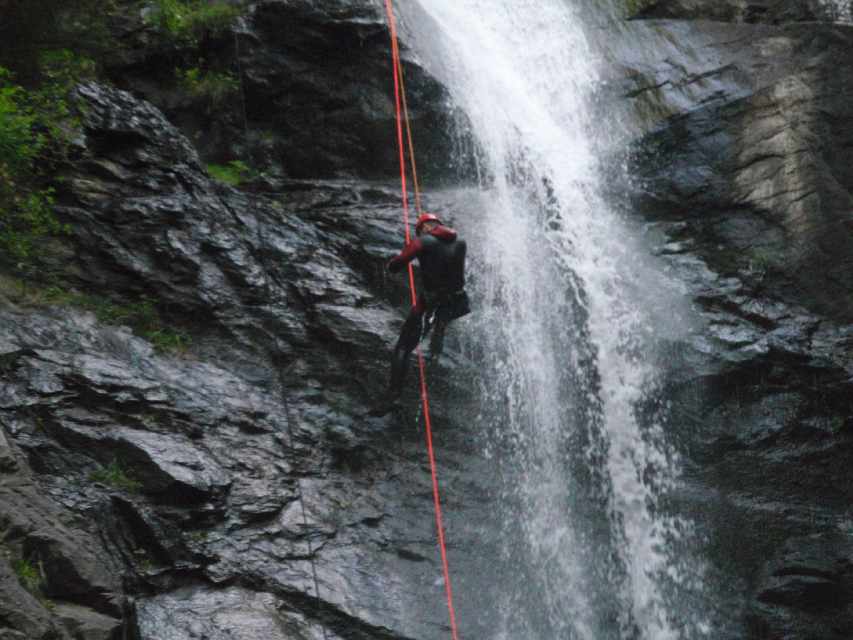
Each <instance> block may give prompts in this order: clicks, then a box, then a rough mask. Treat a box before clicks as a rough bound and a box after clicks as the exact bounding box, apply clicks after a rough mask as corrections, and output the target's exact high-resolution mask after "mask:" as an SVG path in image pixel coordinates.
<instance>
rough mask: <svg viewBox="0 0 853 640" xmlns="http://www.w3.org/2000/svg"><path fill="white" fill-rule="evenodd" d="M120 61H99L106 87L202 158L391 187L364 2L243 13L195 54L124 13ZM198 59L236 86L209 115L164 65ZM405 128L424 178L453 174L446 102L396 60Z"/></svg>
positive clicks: (387, 101)
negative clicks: (143, 108)
mask: <svg viewBox="0 0 853 640" xmlns="http://www.w3.org/2000/svg"><path fill="white" fill-rule="evenodd" d="M125 13H126V15H125V16H124V17H125V20H126V21H127V22H128V24H127V25H126V26H125V27H124V31H125V34H124V37H123V38H122V42H123V43H125V46H124V47H122V52H123V53H122V54H121V55H119V56H117V57H116V58H114V59H112V60H110V61H107V66H108V69H109V73H110V76H111V79H112V80H113V81H114V82H115V83H116V85H117V86H119V87H121V88H125V89H129V90H131V91H133V92H134V93H136V94H137V95H142V96H144V97H145V98H147V99H148V100H150V101H151V102H153V103H154V104H155V105H157V106H158V107H160V108H162V109H163V111H164V112H165V113H166V114H167V115H168V117H169V119H170V120H172V121H173V122H174V123H175V124H177V125H178V126H180V127H181V129H182V130H183V131H185V132H186V133H187V134H188V135H189V137H190V139H191V140H192V141H193V143H194V144H196V145H197V147H198V148H199V150H200V152H201V154H202V156H203V157H204V158H205V160H207V161H210V162H220V163H224V162H227V161H230V160H234V159H242V160H243V161H245V162H247V163H248V164H250V165H253V166H254V167H255V168H257V169H262V170H264V171H265V172H267V173H271V174H277V175H284V176H287V177H290V178H309V179H316V178H329V177H338V178H340V177H362V178H364V177H368V178H377V177H393V176H394V175H395V172H396V170H397V156H396V146H395V145H396V139H395V137H394V136H395V129H394V117H395V116H394V96H393V85H392V84H391V82H390V79H391V75H390V73H391V72H390V69H391V50H390V39H389V35H388V31H387V27H386V25H385V14H384V7H383V4H382V3H381V2H375V1H373V0H322V1H320V2H318V1H316V0H315V1H307V0H300V1H298V2H281V1H280V0H265V1H262V2H250V3H247V4H246V5H245V15H244V16H243V17H242V18H241V19H240V20H239V21H238V22H237V24H235V25H234V27H233V29H229V30H228V31H227V32H225V33H222V34H219V35H217V36H216V37H212V38H207V39H206V40H205V41H204V42H202V43H201V44H200V48H199V50H191V49H181V48H180V47H178V48H176V47H175V46H174V45H170V44H168V43H162V42H161V43H158V41H157V36H156V34H155V33H154V30H153V28H152V27H150V26H146V25H145V23H144V21H143V19H142V14H140V13H139V9H138V7H135V6H133V5H131V6H129V7H128V9H127V11H126V12H125ZM199 59H203V60H206V61H207V64H208V65H212V66H213V67H214V68H215V69H216V70H217V72H219V73H223V72H227V73H230V74H231V75H232V76H233V77H234V78H238V79H240V81H241V85H240V90H239V91H236V92H233V93H232V94H231V95H229V96H227V97H226V99H223V100H220V101H218V102H217V103H216V104H215V105H214V104H211V103H210V101H209V100H208V99H206V98H204V97H197V96H193V95H191V93H190V92H188V91H187V90H186V89H185V88H183V87H181V86H180V83H179V82H178V81H177V80H176V77H175V76H174V71H173V70H174V68H175V67H179V68H180V67H197V66H198V65H199ZM403 66H404V73H405V77H406V82H407V84H406V87H407V90H408V93H409V104H410V108H411V111H410V114H411V117H412V122H413V126H414V127H416V129H417V130H418V131H419V132H422V134H421V135H419V153H420V156H421V159H420V165H421V169H422V173H423V175H424V177H426V178H430V177H431V176H432V177H438V176H441V177H447V176H448V175H453V174H454V173H455V172H454V169H453V163H452V162H450V161H449V157H448V153H447V150H448V149H449V148H451V147H452V131H453V121H452V118H451V117H450V113H449V111H448V109H447V104H446V103H447V99H448V98H447V92H446V90H445V89H444V88H443V87H442V86H441V85H440V84H439V83H437V82H436V81H435V80H434V79H433V78H432V77H431V76H429V75H428V74H427V73H426V72H425V71H424V69H423V68H422V66H421V65H420V64H419V62H418V61H417V60H416V59H414V58H413V57H412V56H411V55H410V54H408V53H407V52H406V51H405V49H404V50H403Z"/></svg>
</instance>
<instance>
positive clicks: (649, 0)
mask: <svg viewBox="0 0 853 640" xmlns="http://www.w3.org/2000/svg"><path fill="white" fill-rule="evenodd" d="M652 4H654V0H625V8H626V9H627V10H628V16H635V15H637V14H638V13H640V11H642V10H643V9H646V8H648V7H650V6H651V5H652Z"/></svg>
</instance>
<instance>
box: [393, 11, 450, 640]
mask: <svg viewBox="0 0 853 640" xmlns="http://www.w3.org/2000/svg"><path fill="white" fill-rule="evenodd" d="M385 10H386V12H387V14H388V28H389V30H390V32H391V57H392V61H391V63H392V66H393V70H394V73H393V75H394V102H395V110H396V115H397V146H398V151H399V157H400V184H401V188H402V197H403V223H404V225H405V233H406V243H407V244H408V243H409V242H410V241H411V232H410V230H409V200H408V190H407V189H406V149H405V147H406V145H405V143H404V141H403V120H404V118H405V124H406V137H407V140H408V151H409V159H410V162H411V169H412V178H413V180H412V182H413V185H414V190H415V207H416V210H417V212H418V214H420V213H421V190H420V185H419V184H418V173H417V167H416V165H415V146H414V143H413V141H412V128H411V122H410V118H409V107H408V104H407V101H406V88H405V84H404V81H403V65H402V63H401V62H400V47H399V41H398V38H397V25H396V21H395V19H394V8H393V6H392V0H385ZM409 290H410V291H411V297H412V304H417V292H416V290H415V277H414V271H413V269H412V264H411V263H409ZM417 353H418V370H419V372H420V392H421V404H422V406H423V415H424V429H425V431H426V442H427V454H428V456H429V467H430V475H431V477H432V496H433V502H434V506H435V525H436V530H437V535H438V546H439V550H440V551H441V567H442V571H443V573H444V589H445V594H446V596H447V610H448V614H449V616H450V632H451V637H452V638H453V640H459V632H458V630H457V626H456V611H455V609H454V607H453V589H452V587H451V584H450V568H449V566H448V562H447V547H446V544H445V540H444V524H443V521H442V516H441V499H440V496H439V491H438V473H437V471H436V463H435V450H434V448H433V442H432V420H431V418H430V412H429V392H428V389H427V382H426V369H425V365H424V355H423V351H421V348H420V347H418V348H417Z"/></svg>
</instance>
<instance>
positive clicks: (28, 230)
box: [0, 51, 86, 266]
mask: <svg viewBox="0 0 853 640" xmlns="http://www.w3.org/2000/svg"><path fill="white" fill-rule="evenodd" d="M45 58H46V60H45V69H46V70H45V77H46V78H47V81H46V83H45V84H44V85H43V86H42V87H41V88H39V89H37V90H31V91H26V90H24V89H23V88H22V87H20V86H18V85H17V84H15V83H14V82H13V79H12V74H11V72H10V71H9V70H8V69H5V68H3V67H0V260H4V261H7V262H11V263H12V264H13V265H19V266H23V265H24V264H26V263H27V262H29V261H30V259H31V258H32V254H33V250H34V249H35V248H36V247H37V246H38V245H39V244H40V243H41V242H42V240H43V239H44V238H45V237H46V236H48V235H51V234H58V233H62V232H64V231H67V228H66V227H64V226H63V225H61V224H60V223H59V221H58V220H57V218H56V216H55V214H54V212H53V204H54V193H55V191H54V189H53V187H52V186H51V184H50V180H49V175H50V171H51V169H52V168H53V167H54V166H55V164H56V162H57V161H58V160H60V159H62V158H64V157H65V155H66V153H67V148H68V145H69V142H70V138H71V134H72V132H73V130H74V128H75V127H76V120H75V119H74V118H73V117H72V115H71V110H70V108H69V106H68V103H67V100H66V96H67V94H68V91H69V89H70V87H71V84H72V83H73V82H74V78H75V77H77V76H76V72H77V71H76V70H75V69H74V68H73V67H72V66H71V64H72V63H74V64H79V65H85V64H86V63H85V62H84V61H83V60H82V59H79V58H76V57H74V56H73V55H72V54H70V52H67V51H60V52H51V54H50V55H46V56H45Z"/></svg>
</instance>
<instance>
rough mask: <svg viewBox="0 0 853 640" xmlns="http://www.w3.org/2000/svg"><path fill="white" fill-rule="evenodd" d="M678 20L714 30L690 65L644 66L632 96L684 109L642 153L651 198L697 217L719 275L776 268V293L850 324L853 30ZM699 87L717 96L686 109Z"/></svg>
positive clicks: (661, 207)
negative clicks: (728, 26)
mask: <svg viewBox="0 0 853 640" xmlns="http://www.w3.org/2000/svg"><path fill="white" fill-rule="evenodd" d="M655 28H657V29H666V27H663V26H660V25H658V26H656V27H655ZM675 29H676V32H677V33H678V35H679V36H682V37H683V36H685V35H689V34H690V33H691V32H693V31H700V32H704V34H703V39H706V40H708V49H709V51H707V57H705V58H702V62H699V63H698V64H691V65H690V66H688V67H686V69H687V73H686V74H683V73H682V72H680V71H675V72H673V71H672V70H671V68H670V69H667V68H665V67H661V68H659V70H660V75H658V76H657V77H655V78H654V79H651V78H648V76H647V75H645V73H644V74H643V76H644V77H645V80H643V82H644V83H646V84H645V88H644V87H640V88H637V89H635V90H634V91H633V92H632V94H633V97H634V99H635V100H636V102H637V103H638V105H639V106H641V108H643V109H644V110H646V111H647V112H650V111H654V112H657V113H666V112H667V111H668V110H669V109H670V108H672V110H673V111H674V112H675V114H674V115H672V116H670V120H669V121H668V122H667V123H666V125H665V126H662V127H659V128H658V129H657V130H655V131H654V132H652V133H651V134H650V135H648V136H647V137H646V139H645V141H644V144H643V146H642V151H641V152H640V153H639V154H638V155H637V157H636V172H637V174H638V175H639V176H641V177H642V178H643V179H644V180H645V182H644V187H645V189H646V191H645V194H644V199H645V201H642V202H641V203H640V204H641V206H642V207H643V208H644V209H646V210H648V211H650V212H652V213H653V215H655V216H658V217H661V216H666V215H672V216H673V217H674V218H677V219H684V220H687V221H688V222H689V224H690V227H691V231H692V232H693V233H696V234H697V235H698V236H700V237H701V239H702V241H703V242H702V246H703V247H705V249H704V250H703V249H702V248H700V249H699V251H700V252H701V254H702V255H703V257H704V258H705V259H706V260H708V261H709V263H710V264H712V265H713V266H714V267H715V268H717V269H718V270H720V271H722V272H724V273H728V274H734V273H737V272H738V271H747V270H750V269H751V270H753V271H755V272H756V273H759V272H760V273H771V274H774V277H772V278H765V279H764V286H765V287H766V288H770V289H772V291H770V292H769V293H771V294H772V295H773V296H774V297H777V298H779V299H781V300H785V301H787V302H790V303H793V304H800V305H804V306H806V307H808V308H810V309H812V310H814V311H816V312H819V313H822V314H825V315H827V316H828V317H830V318H835V319H838V320H840V321H842V322H849V321H850V320H851V319H853V301H851V300H850V298H849V296H842V295H838V292H840V291H849V290H850V288H851V287H853V276H851V274H853V269H851V267H853V264H851V259H852V258H851V256H853V234H851V229H853V214H851V211H853V189H851V184H853V174H851V169H850V165H849V163H848V162H847V161H846V160H845V157H846V151H845V149H849V148H850V147H851V145H853V116H851V113H850V109H849V104H850V101H851V98H853V93H851V92H853V85H851V83H850V81H849V78H850V74H851V72H853V66H851V65H853V58H851V55H850V52H851V51H853V30H851V29H850V28H848V27H843V26H816V25H810V26H808V27H806V26H784V27H778V28H766V27H763V26H759V27H754V28H753V27H739V28H738V29H737V30H736V31H734V32H733V33H732V34H731V35H732V38H731V39H730V40H727V41H725V42H723V41H721V40H716V38H720V37H722V36H723V32H724V30H723V29H720V28H719V27H717V26H709V27H708V28H707V30H706V28H705V27H704V25H703V26H696V27H689V28H686V29H685V28H684V27H682V26H677V27H675ZM709 35H710V36H713V37H711V38H709V37H708V36H709ZM715 41H716V42H715ZM688 48H689V45H688ZM656 75H657V74H656ZM638 80H639V78H636V79H635V82H636V81H638ZM690 83H697V84H699V85H700V87H701V86H702V85H705V87H706V88H705V93H704V95H702V96H701V97H702V98H703V100H704V101H705V102H704V104H703V105H702V106H700V107H698V108H695V109H690V110H689V111H686V112H682V111H678V110H677V108H675V107H673V105H674V104H675V103H674V99H675V98H676V96H677V95H678V94H679V93H681V91H682V90H685V91H690V92H694V91H696V89H695V88H687V87H685V85H688V84H690ZM701 90H702V89H699V91H701Z"/></svg>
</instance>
